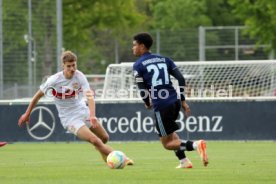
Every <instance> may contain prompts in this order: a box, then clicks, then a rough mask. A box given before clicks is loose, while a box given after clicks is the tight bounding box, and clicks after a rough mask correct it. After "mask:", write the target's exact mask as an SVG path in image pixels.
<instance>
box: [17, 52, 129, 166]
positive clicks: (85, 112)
mask: <svg viewBox="0 0 276 184" xmlns="http://www.w3.org/2000/svg"><path fill="white" fill-rule="evenodd" d="M61 60H62V64H63V70H62V71H60V72H58V73H56V74H54V75H52V76H50V77H49V78H48V79H47V81H46V82H44V83H43V84H41V86H40V89H39V90H38V91H37V92H36V94H35V95H34V96H33V98H32V100H31V102H30V104H29V106H28V108H27V110H26V112H25V113H24V114H23V115H22V116H21V117H20V118H19V120H18V125H19V126H22V125H23V124H24V123H25V122H28V121H29V119H30V114H31V112H32V110H33V108H34V107H35V105H36V104H37V102H38V101H39V99H40V98H41V97H42V96H44V95H45V96H51V97H53V98H54V103H55V105H56V108H57V110H58V114H59V118H60V121H61V123H62V125H63V127H64V128H65V129H67V130H68V131H69V132H71V133H73V134H75V135H76V136H77V137H78V138H80V139H82V140H85V141H88V142H89V143H91V144H93V145H94V146H95V148H96V149H97V150H98V151H99V152H100V153H101V155H102V156H103V159H104V161H106V157H107V155H108V154H109V153H110V152H112V151H113V149H112V148H111V147H109V146H108V145H106V144H105V143H106V142H107V141H108V139H109V135H108V133H107V132H106V130H105V129H104V128H103V127H102V125H101V124H100V123H99V122H98V120H97V117H96V112H95V110H96V108H95V101H94V96H93V92H92V91H91V89H90V87H89V83H88V81H87V79H86V77H85V76H84V74H83V73H82V72H81V71H79V70H77V56H76V55H75V54H74V53H73V52H71V51H65V52H64V53H63V54H62V56H61ZM83 96H85V97H86V99H87V104H88V107H87V105H86V102H85V100H84V98H83ZM127 164H128V165H133V161H132V160H131V159H129V158H128V160H127Z"/></svg>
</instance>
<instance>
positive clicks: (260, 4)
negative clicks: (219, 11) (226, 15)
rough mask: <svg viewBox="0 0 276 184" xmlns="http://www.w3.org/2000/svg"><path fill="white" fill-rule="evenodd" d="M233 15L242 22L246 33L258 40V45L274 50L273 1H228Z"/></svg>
mask: <svg viewBox="0 0 276 184" xmlns="http://www.w3.org/2000/svg"><path fill="white" fill-rule="evenodd" d="M229 2H230V4H231V5H232V6H234V10H233V13H234V14H236V15H237V16H238V17H239V18H240V19H242V20H244V23H245V25H246V26H247V27H248V29H246V33H248V34H249V35H250V36H251V37H252V38H255V39H257V40H258V44H269V45H271V49H275V48H276V34H275V32H276V1H274V0H266V1H263V0H229Z"/></svg>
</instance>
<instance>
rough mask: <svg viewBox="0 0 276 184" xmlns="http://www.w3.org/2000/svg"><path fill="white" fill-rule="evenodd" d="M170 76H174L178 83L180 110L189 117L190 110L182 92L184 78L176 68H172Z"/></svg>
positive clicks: (184, 84) (183, 91)
mask: <svg viewBox="0 0 276 184" xmlns="http://www.w3.org/2000/svg"><path fill="white" fill-rule="evenodd" d="M171 75H172V76H174V77H175V78H176V80H177V81H178V85H179V91H180V100H181V105H182V108H183V109H184V113H185V115H186V116H187V117H188V116H190V115H191V110H190V107H189V105H188V104H187V102H186V99H185V90H184V87H185V86H186V82H185V78H184V77H183V75H182V74H181V72H180V71H179V69H178V68H174V69H173V70H172V73H171Z"/></svg>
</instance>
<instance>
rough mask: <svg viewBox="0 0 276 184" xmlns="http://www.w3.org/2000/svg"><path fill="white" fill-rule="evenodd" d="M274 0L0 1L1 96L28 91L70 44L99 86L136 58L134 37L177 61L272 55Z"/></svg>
mask: <svg viewBox="0 0 276 184" xmlns="http://www.w3.org/2000/svg"><path fill="white" fill-rule="evenodd" d="M275 31H276V1H273V0H266V1H263V0H174V1H171V0H78V1H77V0H39V1H35V0H0V99H15V98H26V97H31V96H32V95H33V94H34V92H35V91H36V90H37V89H38V87H39V85H40V83H41V81H42V80H43V78H45V76H48V75H51V74H53V73H55V72H57V71H60V69H61V62H60V59H59V56H60V54H61V52H62V51H63V50H71V51H73V52H75V53H76V54H77V56H78V67H79V69H80V70H81V71H83V72H84V73H85V74H86V75H87V77H88V79H89V82H91V83H93V85H94V88H101V87H102V85H103V81H104V74H105V71H106V67H107V66H108V65H109V64H112V63H121V62H134V61H135V59H136V58H134V57H133V56H132V52H131V48H132V36H133V35H134V34H135V33H137V32H150V33H151V34H152V36H153V37H154V46H153V48H152V52H154V53H159V54H162V55H165V56H168V57H170V58H172V59H173V60H175V61H181V62H185V61H195V62H196V61H226V60H266V59H274V49H275V46H276V36H275Z"/></svg>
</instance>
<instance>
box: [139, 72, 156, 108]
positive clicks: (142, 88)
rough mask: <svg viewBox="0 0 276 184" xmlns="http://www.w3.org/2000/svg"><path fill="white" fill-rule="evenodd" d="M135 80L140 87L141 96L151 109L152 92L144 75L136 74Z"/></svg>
mask: <svg viewBox="0 0 276 184" xmlns="http://www.w3.org/2000/svg"><path fill="white" fill-rule="evenodd" d="M135 82H136V85H137V87H138V89H139V93H140V96H141V98H142V99H143V101H144V103H145V106H146V108H147V109H150V108H151V106H152V105H151V103H150V93H149V91H148V89H147V87H146V85H145V83H144V80H143V78H142V77H140V76H139V75H136V76H135Z"/></svg>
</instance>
